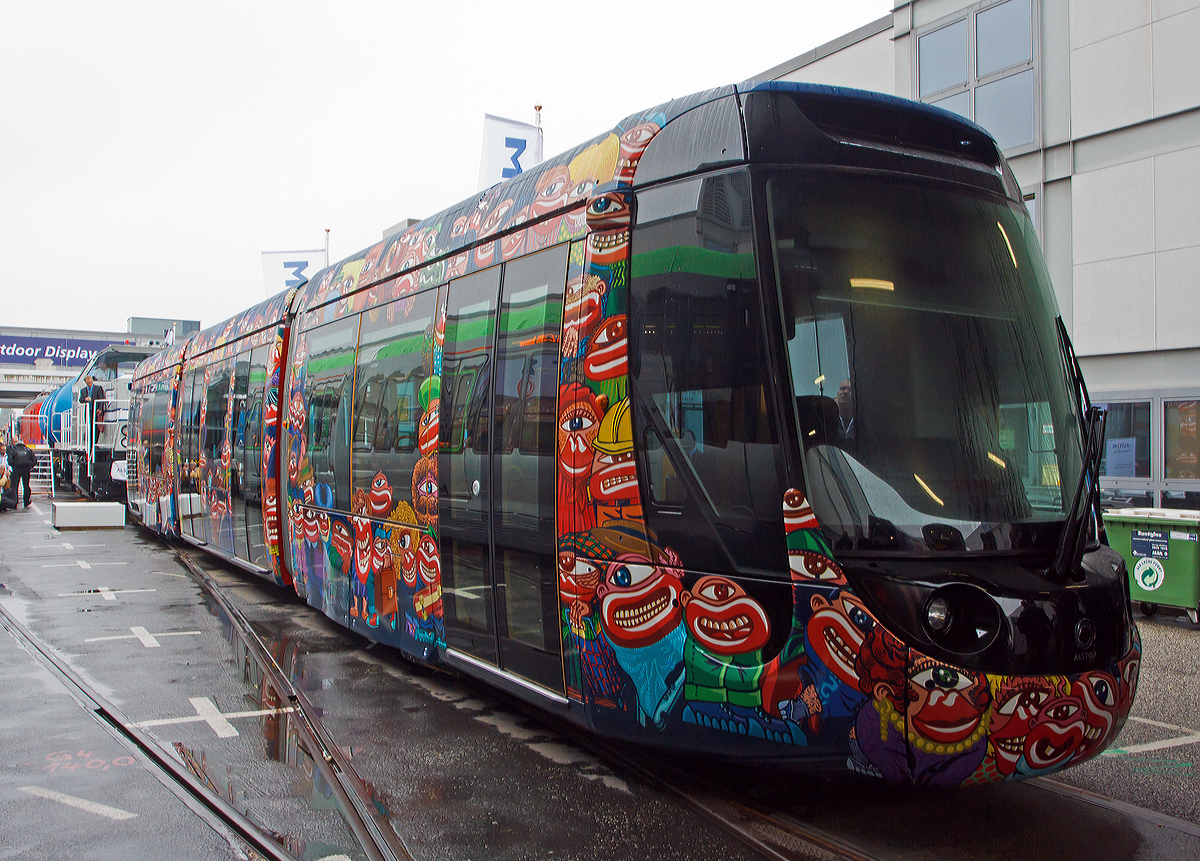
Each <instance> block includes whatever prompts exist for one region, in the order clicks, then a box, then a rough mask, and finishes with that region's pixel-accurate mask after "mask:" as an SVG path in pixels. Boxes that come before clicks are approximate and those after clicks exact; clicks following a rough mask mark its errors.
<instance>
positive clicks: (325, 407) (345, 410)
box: [300, 316, 359, 511]
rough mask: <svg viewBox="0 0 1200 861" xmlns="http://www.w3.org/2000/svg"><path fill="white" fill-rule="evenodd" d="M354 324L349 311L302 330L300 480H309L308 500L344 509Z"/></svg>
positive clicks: (347, 484)
mask: <svg viewBox="0 0 1200 861" xmlns="http://www.w3.org/2000/svg"><path fill="white" fill-rule="evenodd" d="M358 324H359V318H358V316H354V317H349V318H343V319H341V320H338V321H336V322H334V323H327V324H325V325H324V326H320V327H318V328H316V329H312V330H309V331H308V332H307V333H305V334H306V343H307V345H308V359H307V366H306V372H305V389H306V391H305V396H306V401H307V405H308V421H307V425H306V427H307V434H308V439H307V440H306V444H305V451H306V455H307V459H308V463H307V464H306V463H303V462H302V463H301V464H300V473H301V483H302V484H303V483H306V482H307V481H312V482H313V485H314V492H313V499H314V501H315V502H316V503H317V504H318V505H320V506H322V507H327V508H333V509H336V510H338V511H349V510H350V408H351V403H350V402H351V399H352V397H353V391H352V388H353V384H352V381H353V378H354V355H355V347H356V346H357V344H358ZM310 476H311V477H310Z"/></svg>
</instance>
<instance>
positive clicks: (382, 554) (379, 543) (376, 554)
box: [371, 530, 392, 571]
mask: <svg viewBox="0 0 1200 861" xmlns="http://www.w3.org/2000/svg"><path fill="white" fill-rule="evenodd" d="M371 565H372V566H373V567H374V568H375V570H376V571H387V570H389V569H390V568H391V567H392V545H391V542H389V541H388V538H387V536H386V535H385V534H383V533H382V532H380V531H378V530H376V532H375V541H374V543H373V544H372V546H371Z"/></svg>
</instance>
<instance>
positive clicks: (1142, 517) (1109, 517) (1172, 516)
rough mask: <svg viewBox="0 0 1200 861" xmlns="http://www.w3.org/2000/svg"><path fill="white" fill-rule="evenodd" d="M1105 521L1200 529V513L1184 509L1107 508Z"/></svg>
mask: <svg viewBox="0 0 1200 861" xmlns="http://www.w3.org/2000/svg"><path fill="white" fill-rule="evenodd" d="M1104 520H1105V522H1109V521H1122V520H1129V521H1136V522H1138V523H1147V522H1158V523H1174V524H1179V525H1182V526H1195V527H1200V511H1192V510H1189V509H1184V508H1106V509H1104Z"/></svg>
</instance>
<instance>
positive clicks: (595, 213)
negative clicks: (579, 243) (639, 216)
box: [587, 191, 633, 266]
mask: <svg viewBox="0 0 1200 861" xmlns="http://www.w3.org/2000/svg"><path fill="white" fill-rule="evenodd" d="M632 214H633V213H632V211H631V210H630V208H629V199H628V197H627V196H626V195H625V193H623V192H619V191H610V192H605V193H604V194H599V195H597V196H596V197H594V198H592V199H591V200H589V201H588V205H587V226H588V230H589V231H590V234H589V236H588V249H589V251H590V252H591V257H592V261H593V262H595V263H600V264H602V265H605V266H611V265H612V264H613V263H616V262H617V261H618V260H624V259H625V256H626V254H627V253H628V251H629V226H630V222H631V219H632Z"/></svg>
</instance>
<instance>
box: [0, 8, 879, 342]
mask: <svg viewBox="0 0 1200 861" xmlns="http://www.w3.org/2000/svg"><path fill="white" fill-rule="evenodd" d="M891 7H892V0H784V2H767V0H763V2H756V0H739V2H710V0H691V2H658V0H637V2H626V0H606V2H596V3H580V2H555V3H537V2H522V0H511V2H473V0H467V1H466V2H464V0H459V2H448V0H432V2H422V3H414V2H339V3H334V2H328V0H327V2H320V3H318V2H295V0H293V2H250V0H241V2H236V3H225V2H215V0H210V2H206V3H202V4H195V5H194V6H192V5H191V4H187V5H186V6H185V4H180V3H171V2H162V0H155V2H145V3H141V2H96V0H62V2H46V0H5V2H4V12H3V16H2V26H3V32H4V46H3V48H2V49H0V261H3V263H2V265H0V297H2V299H3V301H0V324H3V325H11V326H35V327H45V328H73V329H96V330H104V331H117V332H121V331H125V330H126V321H127V319H128V318H129V317H132V316H141V317H166V318H182V319H192V320H196V319H198V320H200V321H201V324H202V325H203V326H209V325H212V324H214V323H217V322H219V321H221V320H223V319H225V318H226V317H229V316H231V315H233V314H234V313H237V312H238V311H241V310H243V309H244V308H246V307H248V306H249V305H251V304H253V303H254V302H256V301H258V300H259V299H261V298H263V297H264V295H265V294H264V287H263V279H262V267H261V262H260V253H261V252H263V251H284V250H298V249H311V248H321V247H323V245H324V242H325V229H326V228H328V229H329V230H330V231H331V233H330V259H331V260H337V259H340V258H342V257H345V256H347V255H349V254H351V253H353V252H355V251H357V250H359V249H361V248H364V247H366V246H368V245H371V244H373V243H375V242H377V241H378V240H379V238H380V236H381V235H382V233H383V231H384V230H385V229H386V228H387V227H389V226H391V225H393V224H395V223H397V222H399V221H401V220H403V219H404V218H408V217H412V218H423V217H425V216H427V215H431V214H433V213H435V212H437V211H438V210H440V209H444V208H446V207H448V206H450V205H451V204H454V203H457V202H458V201H460V200H462V199H463V198H465V197H467V196H469V195H471V194H472V193H474V191H475V184H476V180H477V178H478V172H479V155H480V143H481V134H482V130H483V115H484V114H485V113H490V114H495V115H497V116H503V117H509V118H511V119H516V120H523V121H526V122H532V121H533V116H534V113H533V105H534V104H535V103H540V104H542V105H543V110H542V125H543V128H544V129H545V155H546V156H547V157H550V156H552V155H555V154H557V153H559V152H562V151H563V150H566V149H569V148H570V147H572V146H574V145H576V144H578V143H581V142H583V141H584V140H586V139H588V138H590V137H593V136H595V135H597V134H599V133H600V132H602V131H607V130H608V129H610V128H611V127H612V126H613V125H614V124H615V123H617V122H618V121H619V120H621V119H623V118H624V117H626V116H627V115H629V114H632V113H634V112H635V111H638V110H641V109H643V108H649V107H652V106H654V105H657V104H659V103H661V102H664V101H666V100H667V99H670V98H674V97H676V96H683V95H686V94H688V93H692V92H696V91H698V90H703V89H707V88H710V87H715V86H720V85H723V84H730V83H736V82H739V81H742V80H745V79H747V78H750V77H752V76H754V75H756V74H758V73H761V72H763V71H765V70H766V69H769V68H771V67H773V66H775V65H777V64H779V63H782V62H785V61H786V60H789V59H791V58H792V57H795V56H797V55H799V54H802V53H804V52H806V51H809V50H811V49H813V48H815V47H817V46H818V45H821V44H823V43H825V42H828V41H829V40H831V39H835V38H837V37H838V36H841V35H843V34H844V33H847V32H849V31H850V30H853V29H855V28H857V27H860V26H862V25H863V24H866V23H868V22H870V21H873V20H875V19H877V18H879V17H881V16H882V15H885V14H887V13H888V12H889V11H890V9H891ZM18 297H19V298H18ZM14 300H15V301H14Z"/></svg>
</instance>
